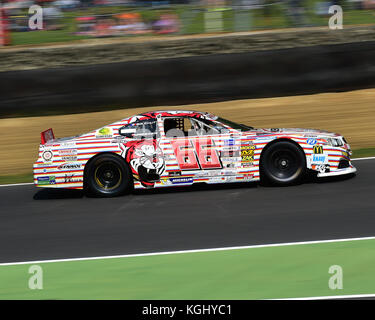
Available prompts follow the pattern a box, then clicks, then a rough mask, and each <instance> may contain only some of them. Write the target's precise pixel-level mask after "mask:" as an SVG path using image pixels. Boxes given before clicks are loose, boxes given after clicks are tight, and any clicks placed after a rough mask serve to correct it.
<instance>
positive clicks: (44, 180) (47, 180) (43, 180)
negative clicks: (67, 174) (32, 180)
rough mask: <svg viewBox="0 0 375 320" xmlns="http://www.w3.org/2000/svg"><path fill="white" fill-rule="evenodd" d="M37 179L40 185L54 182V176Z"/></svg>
mask: <svg viewBox="0 0 375 320" xmlns="http://www.w3.org/2000/svg"><path fill="white" fill-rule="evenodd" d="M37 180H38V185H40V186H44V185H50V184H56V180H55V176H48V177H39V178H37Z"/></svg>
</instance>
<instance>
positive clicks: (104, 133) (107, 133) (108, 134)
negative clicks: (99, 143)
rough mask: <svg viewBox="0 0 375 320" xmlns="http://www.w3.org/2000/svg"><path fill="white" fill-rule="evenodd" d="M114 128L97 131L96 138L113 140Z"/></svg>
mask: <svg viewBox="0 0 375 320" xmlns="http://www.w3.org/2000/svg"><path fill="white" fill-rule="evenodd" d="M112 135H113V131H112V128H108V127H104V128H101V129H99V130H98V131H96V138H112Z"/></svg>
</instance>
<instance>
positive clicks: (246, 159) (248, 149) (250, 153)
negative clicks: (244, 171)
mask: <svg viewBox="0 0 375 320" xmlns="http://www.w3.org/2000/svg"><path fill="white" fill-rule="evenodd" d="M254 150H255V146H253V145H249V146H246V145H242V146H241V163H253V161H254Z"/></svg>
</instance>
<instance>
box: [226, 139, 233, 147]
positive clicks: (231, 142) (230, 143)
mask: <svg viewBox="0 0 375 320" xmlns="http://www.w3.org/2000/svg"><path fill="white" fill-rule="evenodd" d="M224 145H225V146H234V145H235V140H234V139H229V140H224Z"/></svg>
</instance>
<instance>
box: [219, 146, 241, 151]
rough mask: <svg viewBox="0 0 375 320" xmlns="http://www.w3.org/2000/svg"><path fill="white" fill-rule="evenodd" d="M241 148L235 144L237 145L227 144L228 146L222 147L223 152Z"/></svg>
mask: <svg viewBox="0 0 375 320" xmlns="http://www.w3.org/2000/svg"><path fill="white" fill-rule="evenodd" d="M238 149H239V148H238V146H235V145H233V146H226V147H222V148H221V150H222V152H226V151H227V152H234V151H236V150H238Z"/></svg>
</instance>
